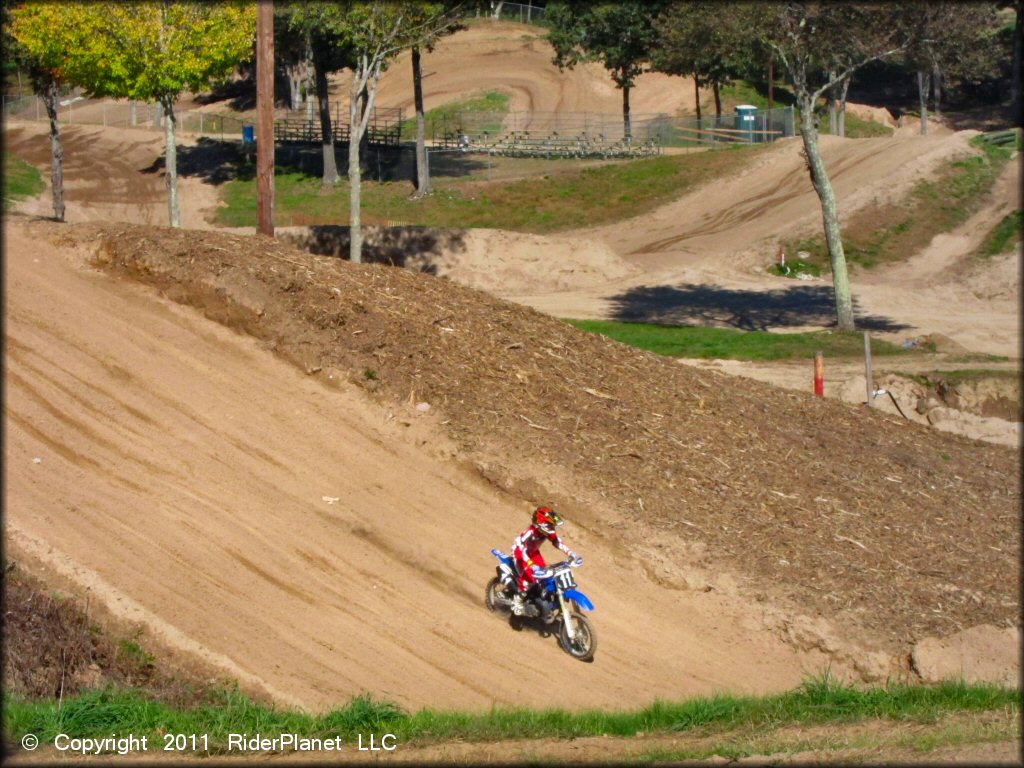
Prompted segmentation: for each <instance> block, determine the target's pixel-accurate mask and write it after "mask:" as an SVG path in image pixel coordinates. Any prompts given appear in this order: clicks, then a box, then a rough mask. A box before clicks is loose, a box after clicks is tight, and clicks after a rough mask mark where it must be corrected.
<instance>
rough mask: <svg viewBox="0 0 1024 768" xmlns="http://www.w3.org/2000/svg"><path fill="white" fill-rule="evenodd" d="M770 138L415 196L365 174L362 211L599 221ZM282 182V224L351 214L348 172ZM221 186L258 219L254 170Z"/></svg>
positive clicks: (726, 169)
mask: <svg viewBox="0 0 1024 768" xmlns="http://www.w3.org/2000/svg"><path fill="white" fill-rule="evenodd" d="M769 146H770V145H766V144H762V145H756V146H753V147H740V146H736V147H735V148H732V149H728V150H722V151H717V152H699V153H694V154H688V155H674V156H665V155H662V156H659V157H650V158H643V159H639V160H623V161H618V162H614V163H610V164H608V165H602V166H598V167H574V165H575V164H576V163H578V162H579V161H574V160H560V161H558V163H559V165H558V168H559V170H558V172H557V173H554V172H553V173H550V174H544V175H543V176H533V177H531V178H527V179H519V180H516V181H493V182H487V181H486V180H484V179H476V178H473V177H468V178H461V179H456V180H452V179H448V178H444V177H441V176H438V175H435V176H434V178H433V182H432V183H433V186H434V193H433V194H432V195H429V196H427V197H425V198H422V199H418V200H411V199H410V198H409V193H410V190H411V186H410V182H408V181H402V182H382V183H378V182H368V181H364V182H363V185H362V216H363V221H364V223H367V224H373V223H383V222H386V221H403V222H407V223H409V224H411V225H420V226H428V227H457V228H475V227H488V228H497V229H508V230H513V231H518V232H533V233H538V234H543V233H550V232H558V231H562V230H566V229H574V228H577V227H585V226H596V225H599V224H607V223H609V222H613V221H622V220H624V219H628V218H630V217H633V216H638V215H640V214H642V213H647V212H649V211H650V210H651V208H653V207H655V206H658V205H662V204H664V203H667V202H669V201H671V200H674V199H676V198H678V197H679V196H680V195H682V194H684V193H686V192H688V191H690V190H692V189H694V188H696V187H697V186H698V185H700V184H702V183H704V182H708V181H712V180H714V179H716V178H721V177H722V176H726V175H729V174H732V173H736V172H739V171H741V170H742V169H743V168H745V167H747V166H748V165H749V164H750V163H751V162H752V161H753V160H754V159H756V157H757V155H758V153H760V152H763V151H765V148H766V147H769ZM531 167H533V166H531ZM549 167H551V168H554V167H555V166H554V165H551V166H549ZM274 188H275V192H274V216H275V220H276V222H277V225H278V226H282V227H283V226H288V225H302V226H311V225H316V224H339V223H342V224H343V223H347V222H348V209H349V195H348V182H347V179H346V180H343V181H342V182H341V183H339V184H338V185H337V187H335V188H334V189H332V190H329V191H326V192H325V191H324V190H322V189H321V186H320V179H319V177H316V176H310V175H308V174H304V173H299V172H296V171H293V170H289V169H286V168H278V169H277V170H276V172H275V178H274ZM221 189H222V192H221V195H222V199H223V201H224V202H225V203H226V205H224V206H222V207H220V208H219V209H218V211H217V217H216V223H217V224H219V225H222V226H229V227H244V226H254V225H255V224H256V180H255V178H254V177H253V174H252V173H251V172H249V173H248V174H245V175H244V176H243V177H242V178H239V179H235V180H233V181H230V182H228V183H226V184H224V185H223V186H222V187H221Z"/></svg>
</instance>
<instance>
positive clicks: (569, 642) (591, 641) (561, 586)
mask: <svg viewBox="0 0 1024 768" xmlns="http://www.w3.org/2000/svg"><path fill="white" fill-rule="evenodd" d="M491 554H492V555H494V556H495V557H496V558H498V566H497V568H496V571H497V575H496V576H495V577H494V578H493V579H491V580H490V581H489V582H488V583H487V591H486V596H485V598H484V601H485V603H486V604H487V608H488V609H489V610H490V611H491V613H498V614H505V615H510V620H511V621H512V622H515V621H516V620H517V619H519V618H521V617H520V616H517V615H516V614H515V613H514V606H515V601H514V598H515V595H516V592H517V590H516V579H517V576H516V566H515V561H514V560H513V559H512V556H511V555H506V554H505V553H504V552H502V551H500V550H497V549H492V550H491ZM579 565H580V561H569V560H566V561H564V562H561V563H556V564H555V565H553V566H551V567H550V568H548V569H545V571H543V572H542V573H541V574H540V576H539V578H538V579H537V583H538V586H539V594H538V595H532V596H530V597H527V599H526V600H525V601H524V602H523V606H522V610H523V612H522V616H524V617H527V618H538V617H539V618H540V619H541V620H542V621H543V622H544V623H545V624H557V625H558V630H557V631H558V643H559V645H561V646H562V650H563V651H565V652H566V653H568V654H569V655H570V656H572V657H573V658H574V659H579V660H580V661H593V660H594V652H595V651H596V650H597V634H596V633H595V632H594V628H593V627H591V626H590V622H589V621H588V620H587V619H586V617H584V616H583V614H582V611H581V610H580V609H581V608H582V609H584V610H587V611H592V610H594V604H593V603H592V602H590V598H588V597H587V596H586V595H584V594H583V593H582V592H580V591H579V590H578V589H576V580H575V578H573V568H577V567H579Z"/></svg>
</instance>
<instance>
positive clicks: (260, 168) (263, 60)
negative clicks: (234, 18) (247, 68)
mask: <svg viewBox="0 0 1024 768" xmlns="http://www.w3.org/2000/svg"><path fill="white" fill-rule="evenodd" d="M256 231H257V232H259V233H260V234H262V235H270V236H271V237H273V236H274V3H273V2H272V0H259V1H258V3H257V5H256Z"/></svg>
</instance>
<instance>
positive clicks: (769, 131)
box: [643, 107, 796, 147]
mask: <svg viewBox="0 0 1024 768" xmlns="http://www.w3.org/2000/svg"><path fill="white" fill-rule="evenodd" d="M643 131H644V135H645V137H647V138H650V139H653V140H656V141H657V142H658V143H659V144H660V145H661V146H663V147H695V146H708V145H715V144H764V143H769V142H772V141H776V140H778V139H782V138H785V137H787V136H795V135H796V125H795V119H794V110H793V107H783V108H780V109H760V110H756V111H755V110H748V111H745V112H743V113H740V112H737V113H736V114H731V115H712V116H710V117H702V118H700V119H696V118H692V119H680V118H669V117H667V116H659V117H657V118H655V119H653V120H650V121H648V122H646V123H645V124H644V125H643Z"/></svg>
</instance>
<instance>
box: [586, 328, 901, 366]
mask: <svg viewBox="0 0 1024 768" xmlns="http://www.w3.org/2000/svg"><path fill="white" fill-rule="evenodd" d="M569 322H570V323H572V324H573V325H575V326H576V327H577V328H580V329H582V330H584V331H590V332H591V333H600V334H603V335H604V336H608V337H609V338H611V339H614V340H615V341H621V342H622V343H624V344H629V345H630V346H633V347H639V348H640V349H646V350H648V351H650V352H656V353H657V354H659V355H666V356H668V357H695V358H708V359H716V360H806V359H812V358H813V357H814V354H815V352H818V351H821V352H822V354H824V355H825V357H826V358H837V357H839V358H842V357H849V358H859V357H863V356H864V336H863V334H861V333H860V332H857V331H853V332H840V331H813V332H810V333H770V332H768V331H737V330H734V329H732V328H704V327H697V326H694V327H690V326H676V325H653V324H650V323H619V322H614V321H605V320H570V321H569ZM871 352H872V354H873V355H878V356H881V355H902V354H907V350H905V349H903V348H902V347H900V346H897V345H895V344H891V343H889V342H887V341H882V340H881V339H872V341H871Z"/></svg>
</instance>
